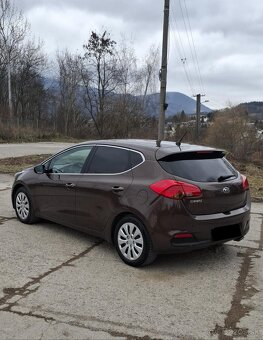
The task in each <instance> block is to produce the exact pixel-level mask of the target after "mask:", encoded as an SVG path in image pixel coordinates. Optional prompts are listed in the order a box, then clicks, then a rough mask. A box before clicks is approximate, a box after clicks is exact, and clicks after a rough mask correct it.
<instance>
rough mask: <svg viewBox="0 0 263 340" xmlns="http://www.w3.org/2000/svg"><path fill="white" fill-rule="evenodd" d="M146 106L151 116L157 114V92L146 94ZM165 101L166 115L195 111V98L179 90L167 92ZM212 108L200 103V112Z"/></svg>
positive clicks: (208, 110) (209, 110) (158, 97)
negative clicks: (166, 106) (166, 105)
mask: <svg viewBox="0 0 263 340" xmlns="http://www.w3.org/2000/svg"><path fill="white" fill-rule="evenodd" d="M147 98H148V100H147V102H148V107H147V112H148V114H150V115H152V116H157V115H158V114H159V111H160V109H159V100H160V95H159V93H154V94H150V95H148V96H147ZM166 102H167V104H168V109H167V111H166V117H169V116H173V115H175V114H177V113H178V112H182V110H184V112H185V113H186V114H193V113H195V112H196V100H194V99H193V98H191V97H188V96H186V95H185V94H183V93H180V92H167V97H166ZM211 111H212V110H211V109H210V108H208V107H207V106H205V105H201V112H207V113H209V112H211Z"/></svg>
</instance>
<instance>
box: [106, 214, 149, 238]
mask: <svg viewBox="0 0 263 340" xmlns="http://www.w3.org/2000/svg"><path fill="white" fill-rule="evenodd" d="M126 216H132V217H134V218H136V219H137V220H139V221H140V222H141V223H142V224H143V225H144V226H145V229H146V232H147V233H148V236H149V237H150V235H149V232H148V230H147V227H146V225H145V221H144V219H143V218H141V216H140V215H139V214H136V213H134V212H131V211H124V212H121V213H119V214H118V215H117V216H116V217H115V218H114V220H113V221H112V223H111V227H110V237H109V241H110V242H111V243H112V244H114V233H115V228H116V226H117V224H118V222H119V221H120V220H121V219H122V218H124V217H126Z"/></svg>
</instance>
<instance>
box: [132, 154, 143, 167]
mask: <svg viewBox="0 0 263 340" xmlns="http://www.w3.org/2000/svg"><path fill="white" fill-rule="evenodd" d="M142 162H143V157H142V155H141V154H140V153H138V152H134V151H131V163H132V167H133V168H134V167H135V166H137V165H139V164H141V163H142Z"/></svg>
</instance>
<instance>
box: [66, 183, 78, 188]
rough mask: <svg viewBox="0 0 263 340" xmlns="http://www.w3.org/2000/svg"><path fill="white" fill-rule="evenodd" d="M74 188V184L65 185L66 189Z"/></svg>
mask: <svg viewBox="0 0 263 340" xmlns="http://www.w3.org/2000/svg"><path fill="white" fill-rule="evenodd" d="M75 186H76V184H74V183H67V184H66V187H67V188H74V187H75Z"/></svg>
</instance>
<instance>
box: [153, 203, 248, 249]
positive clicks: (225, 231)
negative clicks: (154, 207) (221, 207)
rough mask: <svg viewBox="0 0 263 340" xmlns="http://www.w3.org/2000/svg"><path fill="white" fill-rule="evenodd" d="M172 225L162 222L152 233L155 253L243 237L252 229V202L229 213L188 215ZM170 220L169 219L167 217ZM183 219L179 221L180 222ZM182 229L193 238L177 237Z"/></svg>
mask: <svg viewBox="0 0 263 340" xmlns="http://www.w3.org/2000/svg"><path fill="white" fill-rule="evenodd" d="M173 220H174V223H173V225H172V226H170V228H169V227H168V228H167V223H166V224H165V225H164V224H162V225H159V226H160V227H158V229H156V230H155V232H153V233H152V235H151V236H152V242H153V248H154V251H155V252H156V253H182V252H189V251H192V250H196V249H202V248H206V247H209V246H211V245H216V244H221V243H225V242H228V241H231V240H237V241H238V240H241V239H242V238H243V237H244V236H245V235H246V234H247V232H248V231H249V221H250V204H247V205H245V206H244V207H242V208H239V209H236V210H233V211H231V212H228V213H226V214H224V213H219V214H211V215H199V216H185V218H182V216H181V218H180V219H178V220H176V216H174V218H173ZM166 221H167V220H166ZM178 221H180V223H178ZM179 233H190V234H192V235H193V238H190V239H176V238H175V235H176V234H179Z"/></svg>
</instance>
